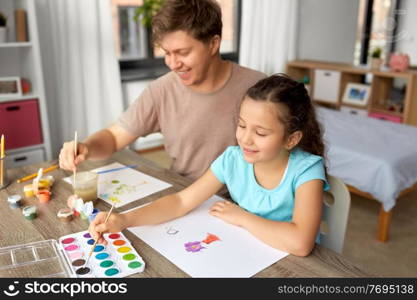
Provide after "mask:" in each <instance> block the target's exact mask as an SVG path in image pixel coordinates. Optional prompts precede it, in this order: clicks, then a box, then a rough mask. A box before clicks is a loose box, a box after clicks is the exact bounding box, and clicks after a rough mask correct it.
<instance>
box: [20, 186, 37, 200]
mask: <svg viewBox="0 0 417 300" xmlns="http://www.w3.org/2000/svg"><path fill="white" fill-rule="evenodd" d="M23 193H24V194H25V197H27V198H30V197H33V196H35V193H34V191H33V185H32V184H27V185H25V186H24V187H23Z"/></svg>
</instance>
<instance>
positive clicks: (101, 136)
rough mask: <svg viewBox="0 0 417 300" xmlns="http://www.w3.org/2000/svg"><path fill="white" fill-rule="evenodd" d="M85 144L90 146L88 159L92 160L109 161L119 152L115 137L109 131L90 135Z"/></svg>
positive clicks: (105, 130) (104, 130)
mask: <svg viewBox="0 0 417 300" xmlns="http://www.w3.org/2000/svg"><path fill="white" fill-rule="evenodd" d="M84 143H85V144H87V146H88V159H91V160H102V159H107V158H109V157H110V156H111V155H112V154H113V153H114V152H116V151H117V147H116V140H115V137H114V136H113V134H112V133H111V131H110V130H108V129H103V130H100V131H97V132H96V133H94V134H93V135H90V136H89V137H88V138H87V139H86V140H85V141H84Z"/></svg>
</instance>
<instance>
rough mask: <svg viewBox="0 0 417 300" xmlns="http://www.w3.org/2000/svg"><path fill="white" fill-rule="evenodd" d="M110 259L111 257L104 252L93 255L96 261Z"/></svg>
mask: <svg viewBox="0 0 417 300" xmlns="http://www.w3.org/2000/svg"><path fill="white" fill-rule="evenodd" d="M110 257H111V255H110V254H109V253H107V252H104V251H103V252H100V253H98V254H96V255H94V258H95V259H96V260H98V261H102V260H106V259H109V258H110Z"/></svg>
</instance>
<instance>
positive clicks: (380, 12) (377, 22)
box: [354, 0, 404, 65]
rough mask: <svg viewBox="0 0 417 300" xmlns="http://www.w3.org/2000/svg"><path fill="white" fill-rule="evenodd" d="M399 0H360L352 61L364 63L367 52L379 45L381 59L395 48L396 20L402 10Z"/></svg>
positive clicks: (367, 55)
mask: <svg viewBox="0 0 417 300" xmlns="http://www.w3.org/2000/svg"><path fill="white" fill-rule="evenodd" d="M399 7H400V0H360V1H359V14H358V27H357V32H356V43H355V54H354V63H355V64H356V65H359V64H366V63H367V61H368V57H369V52H370V51H372V50H373V49H375V48H376V47H380V48H381V49H382V57H381V58H382V59H386V58H387V57H388V56H389V54H390V53H391V52H393V51H394V50H395V44H396V41H397V39H398V32H397V29H398V28H397V27H398V23H399V22H398V20H399V18H400V17H401V15H403V14H404V11H403V10H401V9H399Z"/></svg>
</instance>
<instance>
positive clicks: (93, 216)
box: [88, 208, 100, 223]
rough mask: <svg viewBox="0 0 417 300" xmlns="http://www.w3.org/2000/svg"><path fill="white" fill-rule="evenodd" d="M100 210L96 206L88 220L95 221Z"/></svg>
mask: <svg viewBox="0 0 417 300" xmlns="http://www.w3.org/2000/svg"><path fill="white" fill-rule="evenodd" d="M99 212H100V211H99V210H98V209H97V208H94V209H93V212H92V213H91V215H89V216H88V222H90V223H91V222H93V221H94V219H95V218H96V216H97V214H98V213H99Z"/></svg>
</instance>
